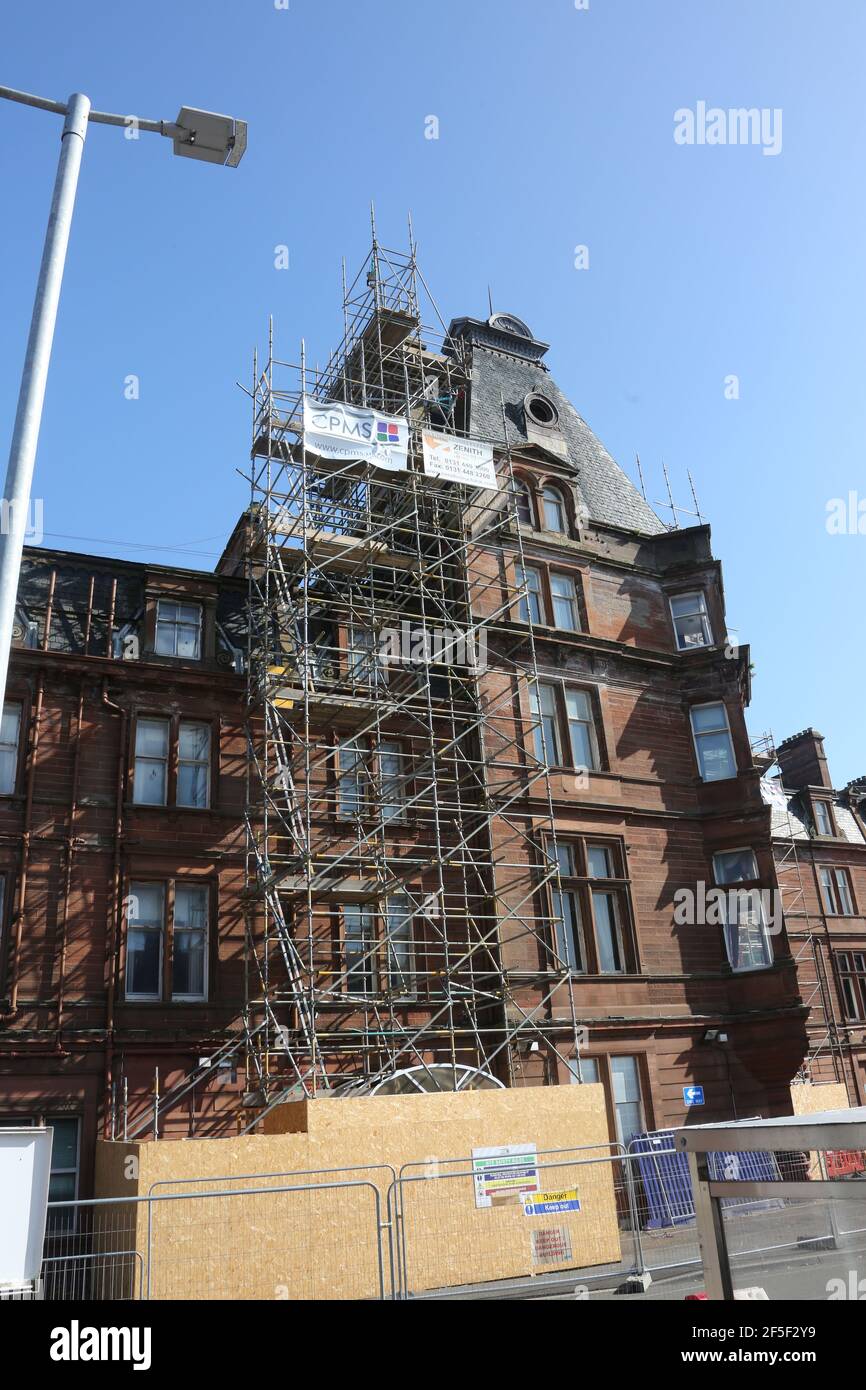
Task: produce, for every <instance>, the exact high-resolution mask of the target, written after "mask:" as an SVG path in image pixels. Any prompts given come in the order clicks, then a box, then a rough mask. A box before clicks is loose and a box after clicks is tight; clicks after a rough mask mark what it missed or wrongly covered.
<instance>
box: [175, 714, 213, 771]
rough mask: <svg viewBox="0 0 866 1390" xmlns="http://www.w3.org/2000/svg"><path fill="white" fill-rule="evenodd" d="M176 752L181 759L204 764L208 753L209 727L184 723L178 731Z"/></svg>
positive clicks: (207, 725)
mask: <svg viewBox="0 0 866 1390" xmlns="http://www.w3.org/2000/svg"><path fill="white" fill-rule="evenodd" d="M177 751H178V756H179V757H181V758H189V759H190V760H191V761H194V762H195V761H197V762H204V761H205V760H206V759H207V757H208V755H209V753H210V725H209V724H188V723H186V722H185V721H184V722H183V723H182V724H181V726H180V729H179V731H178V740H177Z"/></svg>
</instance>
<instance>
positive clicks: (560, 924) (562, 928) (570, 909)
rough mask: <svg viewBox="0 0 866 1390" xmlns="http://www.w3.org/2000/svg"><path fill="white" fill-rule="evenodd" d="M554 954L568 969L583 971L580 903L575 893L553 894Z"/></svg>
mask: <svg viewBox="0 0 866 1390" xmlns="http://www.w3.org/2000/svg"><path fill="white" fill-rule="evenodd" d="M553 910H554V918H555V922H554V927H555V942H556V954H557V956H558V958H559V961H560V963H562V964H565V965H567V966H568V968H569V970H573V971H575V972H580V973H582V972H583V969H584V963H583V950H582V947H581V934H580V926H581V921H580V904H579V902H578V899H577V894H576V893H558V892H556V891H554V894H553Z"/></svg>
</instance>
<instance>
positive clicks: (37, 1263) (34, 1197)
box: [0, 1127, 54, 1285]
mask: <svg viewBox="0 0 866 1390" xmlns="http://www.w3.org/2000/svg"><path fill="white" fill-rule="evenodd" d="M53 1133H54V1132H53V1130H52V1129H50V1128H48V1129H36V1128H35V1127H34V1128H28V1129H0V1285H2V1284H26V1283H30V1282H31V1281H32V1280H34V1279H37V1278H38V1277H39V1271H40V1269H41V1267H42V1243H43V1241H44V1239H45V1216H46V1208H47V1204H48V1179H49V1177H50V1176H51V1141H52V1138H53Z"/></svg>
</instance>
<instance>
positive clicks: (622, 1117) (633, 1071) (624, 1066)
mask: <svg viewBox="0 0 866 1390" xmlns="http://www.w3.org/2000/svg"><path fill="white" fill-rule="evenodd" d="M610 1076H611V1083H612V1085H613V1101H614V1106H615V1108H616V1129H617V1138H618V1139H619V1142H620V1143H621V1144H626V1145H627V1144H629V1143H630V1142H631V1140H632V1139H634V1138H635V1137H636V1136H637V1135H638V1134H641V1133H643V1128H644V1125H643V1113H642V1109H643V1108H642V1106H641V1092H640V1077H639V1074H638V1066H637V1058H636V1057H611V1059H610Z"/></svg>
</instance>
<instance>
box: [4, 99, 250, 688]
mask: <svg viewBox="0 0 866 1390" xmlns="http://www.w3.org/2000/svg"><path fill="white" fill-rule="evenodd" d="M0 97H4V98H6V99H7V100H8V101H18V102H22V103H23V104H24V105H26V106H35V107H38V108H39V109H40V110H43V111H53V112H56V113H57V114H58V115H62V116H63V117H64V121H63V133H62V135H61V137H60V159H59V162H58V165H57V176H56V178H55V180H54V194H53V196H52V199H51V211H50V212H49V214H48V229H47V231H46V234H45V245H44V248H43V251H42V264H41V265H40V268H39V279H38V282H37V285H36V299H35V301H34V305H33V316H32V318H31V321H30V336H29V338H28V340H27V353H26V356H25V359H24V371H23V373H22V377H21V389H20V391H19V393H18V408H17V411H16V414H15V425H14V428H13V431H12V444H11V447H10V450H9V464H8V467H7V470H6V483H5V486H4V489H3V496H2V499H0V512H2V515H0V712H2V709H3V701H4V698H5V695H6V678H7V675H8V671H9V654H10V649H11V645H12V627H13V624H14V621H15V601H16V598H17V595H18V578H19V574H20V571H21V555H22V552H23V549H24V533H25V531H26V528H27V517H28V512H29V509H30V488H31V484H32V481H33V468H34V464H35V462H36V445H37V443H38V440H39V427H40V425H41V423H42V405H43V402H44V400H45V385H46V382H47V379H48V364H49V362H50V360H51V345H52V342H53V340H54V325H55V323H56V322H57V306H58V302H59V300H60V286H61V284H62V281H63V267H64V264H65V262H66V248H67V246H68V245H69V229H70V227H71V225H72V211H73V208H74V206H75V191H76V188H77V186H78V173H79V170H80V168H81V156H82V154H83V152H84V140H85V137H86V135H87V126H88V123H89V122H90V121H93V122H95V123H97V124H100V125H115V126H126V127H129V126H130V125H132V124H134V126H135V129H136V130H143V131H147V132H152V133H154V134H156V135H163V136H166V137H167V138H168V139H170V140H171V141H172V144H173V149H174V153H175V154H177V155H181V156H183V157H185V158H187V159H199V160H204V161H205V162H206V163H209V164H227V165H229V167H231V168H234V167H236V166H237V165H238V164H239V163H240V161H241V159H242V157H243V153H244V150H245V149H246V144H247V127H246V122H244V121H236V120H234V119H233V118H232V117H231V116H219V115H217V114H216V113H215V112H213V111H199V110H197V109H196V108H194V107H190V106H184V107H182V108H181V110H180V112H179V114H178V118H177V120H176V121H174V122H167V121H143V120H139V119H137V118H134V117H130V116H117V115H113V114H111V113H110V112H107V111H93V110H91V106H90V100H89V98H88V97H86V96H82V95H81V93H80V92H75V93H73V95H72V96H71V97H70V98H69V100H68V102H66V103H65V104H64V103H63V102H58V101H49V100H48V99H47V98H45V97H37V96H32V95H31V94H30V93H29V92H18V91H16V90H15V89H14V88H12V87H0Z"/></svg>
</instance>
